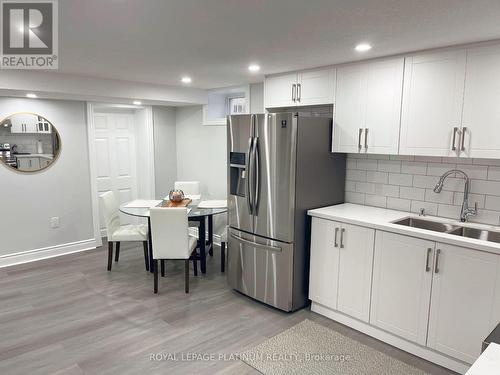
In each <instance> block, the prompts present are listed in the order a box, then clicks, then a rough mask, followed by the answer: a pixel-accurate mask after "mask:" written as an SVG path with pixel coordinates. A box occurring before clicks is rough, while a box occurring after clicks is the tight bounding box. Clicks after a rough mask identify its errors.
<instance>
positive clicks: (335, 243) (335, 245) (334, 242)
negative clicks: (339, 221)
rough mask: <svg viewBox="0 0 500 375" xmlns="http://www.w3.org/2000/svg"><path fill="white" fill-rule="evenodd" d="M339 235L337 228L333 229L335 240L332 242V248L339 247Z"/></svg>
mask: <svg viewBox="0 0 500 375" xmlns="http://www.w3.org/2000/svg"><path fill="white" fill-rule="evenodd" d="M338 233H339V228H335V240H334V241H333V247H339V244H338V243H337V234H338Z"/></svg>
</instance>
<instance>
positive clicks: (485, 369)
mask: <svg viewBox="0 0 500 375" xmlns="http://www.w3.org/2000/svg"><path fill="white" fill-rule="evenodd" d="M498 374H500V345H498V344H495V343H494V342H492V343H491V344H489V345H488V347H487V348H486V350H485V351H484V352H483V354H481V356H480V357H479V358H478V359H477V360H476V362H474V364H473V365H472V367H471V368H470V369H469V371H467V373H466V375H498Z"/></svg>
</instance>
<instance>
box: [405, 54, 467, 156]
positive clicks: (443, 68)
mask: <svg viewBox="0 0 500 375" xmlns="http://www.w3.org/2000/svg"><path fill="white" fill-rule="evenodd" d="M464 82H465V50H455V51H445V52H437V53H433V54H424V55H417V56H410V57H408V58H406V59H405V72H404V87H403V108H402V118H401V139H400V154H406V155H428V156H457V155H458V147H457V146H458V141H459V140H458V138H459V136H456V137H455V145H456V146H455V147H457V148H456V150H453V148H454V146H453V138H454V133H455V132H454V127H457V128H460V126H461V122H462V118H461V116H462V108H463V92H464Z"/></svg>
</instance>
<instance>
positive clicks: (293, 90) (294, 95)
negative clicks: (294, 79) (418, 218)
mask: <svg viewBox="0 0 500 375" xmlns="http://www.w3.org/2000/svg"><path fill="white" fill-rule="evenodd" d="M296 95H297V85H296V84H295V83H294V84H293V85H292V100H293V101H294V102H295V100H296Z"/></svg>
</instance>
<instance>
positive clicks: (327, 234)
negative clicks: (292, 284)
mask: <svg viewBox="0 0 500 375" xmlns="http://www.w3.org/2000/svg"><path fill="white" fill-rule="evenodd" d="M309 297H310V299H311V300H312V301H313V307H312V310H313V311H318V312H320V313H322V314H324V315H327V316H331V317H332V318H334V319H340V321H341V322H342V323H344V324H347V325H349V324H351V323H349V322H352V326H353V327H354V328H355V329H360V325H359V324H360V321H363V322H366V323H363V324H365V327H370V328H366V330H363V329H361V330H362V331H363V332H367V333H368V334H371V335H374V336H375V337H377V338H380V339H382V340H388V342H389V343H391V344H393V345H396V346H398V345H399V344H398V343H402V342H403V341H404V342H406V343H407V344H401V345H402V346H401V348H402V349H404V350H407V351H410V352H413V353H415V354H417V355H421V356H423V357H424V358H426V359H429V360H432V361H436V363H439V364H441V365H445V366H447V367H450V366H451V367H450V368H452V369H455V370H457V369H459V371H463V370H462V369H463V368H466V366H465V363H468V364H472V363H473V362H474V361H475V360H476V359H477V358H478V356H479V355H480V353H481V344H482V342H483V340H484V339H485V338H486V337H487V336H488V334H489V333H490V332H491V331H492V330H493V328H494V327H495V326H496V325H497V324H498V323H499V322H500V255H498V254H493V253H488V252H484V251H480V250H475V249H470V248H464V247H460V246H454V245H448V244H443V243H437V242H434V241H430V240H426V239H421V238H415V237H411V236H407V235H402V234H395V233H390V232H385V231H382V230H376V231H375V230H373V229H370V228H365V227H360V226H356V225H350V224H345V223H341V222H335V221H330V220H326V219H320V218H313V219H312V238H311V269H310V289H309ZM315 303H317V304H318V305H317V306H318V307H317V308H316V307H315V306H316V305H315ZM320 305H321V306H324V307H326V308H328V309H330V311H331V314H332V315H329V313H328V311H327V310H324V308H321V307H320ZM339 313H342V314H339ZM336 314H337V315H336ZM350 319H352V320H350ZM374 330H376V332H379V333H375V332H374ZM387 335H390V336H391V337H394V339H388V338H387ZM402 339H404V340H402ZM394 340H396V341H394ZM398 340H399V341H398ZM408 345H413V347H412V346H408ZM412 348H413V349H412ZM424 348H427V349H424ZM412 350H413V351H412ZM422 350H427V352H425V353H427V354H425V353H424V352H422ZM436 356H437V357H436ZM452 358H453V360H452ZM450 361H452V362H453V361H455V362H454V364H451V362H450ZM461 364H463V365H461Z"/></svg>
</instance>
